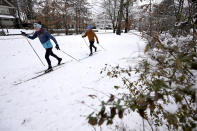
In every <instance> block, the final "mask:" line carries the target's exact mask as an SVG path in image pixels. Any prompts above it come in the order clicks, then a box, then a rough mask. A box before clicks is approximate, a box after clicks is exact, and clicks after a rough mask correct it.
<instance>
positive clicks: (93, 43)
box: [92, 42, 97, 52]
mask: <svg viewBox="0 0 197 131" xmlns="http://www.w3.org/2000/svg"><path fill="white" fill-rule="evenodd" d="M92 47H93V48H94V50H95V52H96V49H97V48H96V46H94V42H93V44H92Z"/></svg>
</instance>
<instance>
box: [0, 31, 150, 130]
mask: <svg viewBox="0 0 197 131" xmlns="http://www.w3.org/2000/svg"><path fill="white" fill-rule="evenodd" d="M135 33H137V32H135ZM98 38H99V41H100V44H101V45H102V46H103V47H104V48H105V49H106V50H103V49H102V48H101V47H100V46H99V45H97V44H95V45H96V46H97V47H98V50H101V51H99V52H98V53H97V54H95V55H93V56H92V57H89V58H87V59H84V60H82V61H81V62H77V61H75V60H73V59H72V58H70V57H68V56H67V55H65V54H63V53H62V52H60V51H57V50H56V49H53V50H54V52H55V53H56V54H58V55H59V56H61V57H62V58H63V62H67V63H66V64H65V65H63V67H62V68H59V69H57V70H55V71H53V72H51V73H49V74H46V75H44V76H42V77H39V78H37V79H34V80H31V81H28V82H26V83H22V84H20V85H14V83H15V82H20V81H23V80H26V79H28V78H31V77H33V76H35V75H36V74H35V73H36V72H38V71H41V70H44V69H46V68H47V67H43V66H42V64H41V63H40V61H39V60H38V58H37V57H36V55H35V54H34V52H33V50H32V49H31V47H30V46H29V45H28V43H27V41H26V39H24V38H23V37H22V36H7V37H0V44H1V48H0V61H1V68H0V73H1V76H0V131H92V130H94V129H93V128H92V127H91V126H90V125H88V123H87V119H86V116H87V115H88V114H90V113H91V112H92V111H93V110H94V109H95V108H96V105H98V104H99V103H100V102H99V101H98V100H96V99H95V100H92V99H91V98H90V97H88V95H90V94H95V95H97V96H98V98H103V99H105V97H106V96H105V95H104V94H102V93H105V94H109V93H112V92H114V89H113V86H114V85H115V84H118V83H120V81H118V80H113V79H109V78H107V76H105V75H103V74H102V75H101V74H100V71H101V70H102V68H104V67H105V64H108V65H118V64H119V65H121V66H128V65H132V66H134V65H136V64H137V59H136V58H138V57H139V56H141V55H143V49H144V45H145V42H144V41H143V40H142V39H141V38H140V37H139V36H137V35H134V34H132V33H130V34H122V35H121V36H117V35H115V34H112V33H108V34H102V33H101V34H98ZM56 39H57V41H58V43H59V45H60V48H61V49H62V50H63V51H65V52H66V53H68V54H70V55H72V56H74V57H76V58H78V59H80V58H83V57H86V56H87V55H88V54H89V49H88V47H87V46H86V44H85V42H84V40H83V39H82V38H81V36H80V35H73V36H57V37H56ZM86 41H87V38H86ZM30 42H31V44H32V45H33V47H34V48H35V50H36V51H37V52H38V54H39V55H40V56H41V59H42V60H43V61H44V62H45V59H44V54H45V50H44V49H43V48H42V45H41V44H40V42H39V40H38V39H36V40H34V41H32V40H30ZM134 58H135V59H134ZM51 60H52V63H53V65H56V64H57V61H56V60H55V59H53V58H51ZM45 64H46V62H45ZM128 119H129V120H131V121H130V122H128V121H127V120H128ZM117 123H118V124H119V125H121V124H120V123H122V125H124V126H127V125H128V126H129V129H136V130H138V129H139V130H140V129H141V128H142V127H141V125H142V120H141V118H140V117H138V116H137V115H133V116H132V117H131V118H125V119H124V120H123V121H117ZM147 128H148V126H147ZM98 129H99V128H98ZM148 129H149V128H148ZM103 130H104V131H108V130H109V131H111V130H112V129H111V128H109V127H103Z"/></svg>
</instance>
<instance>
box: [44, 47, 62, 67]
mask: <svg viewBox="0 0 197 131" xmlns="http://www.w3.org/2000/svg"><path fill="white" fill-rule="evenodd" d="M50 55H51V56H53V57H55V58H56V59H57V60H59V59H60V58H59V57H58V56H57V55H55V54H54V53H53V51H52V48H47V49H46V53H45V59H46V60H47V63H48V66H49V67H51V60H50V59H49V56H50Z"/></svg>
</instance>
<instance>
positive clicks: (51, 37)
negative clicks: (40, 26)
mask: <svg viewBox="0 0 197 131" xmlns="http://www.w3.org/2000/svg"><path fill="white" fill-rule="evenodd" d="M46 35H47V36H48V37H49V38H50V39H52V40H53V41H54V43H55V44H56V45H58V43H57V40H56V39H55V37H53V36H52V35H51V34H50V33H48V32H46Z"/></svg>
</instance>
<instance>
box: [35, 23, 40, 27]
mask: <svg viewBox="0 0 197 131" xmlns="http://www.w3.org/2000/svg"><path fill="white" fill-rule="evenodd" d="M34 27H38V28H41V27H42V25H41V24H38V23H34Z"/></svg>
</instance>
